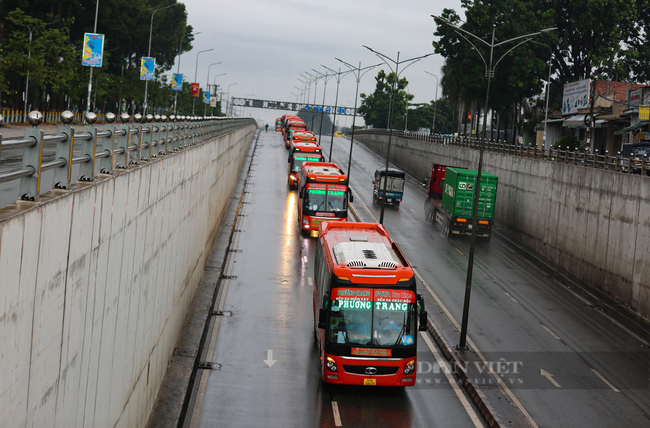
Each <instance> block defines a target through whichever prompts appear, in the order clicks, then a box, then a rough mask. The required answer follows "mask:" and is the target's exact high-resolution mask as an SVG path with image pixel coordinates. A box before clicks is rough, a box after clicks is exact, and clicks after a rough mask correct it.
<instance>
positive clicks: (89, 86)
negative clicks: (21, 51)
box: [25, 0, 99, 112]
mask: <svg viewBox="0 0 650 428" xmlns="http://www.w3.org/2000/svg"><path fill="white" fill-rule="evenodd" d="M98 16H99V0H97V2H96V3H95V26H94V27H93V33H97V17H98ZM29 41H30V44H31V41H32V37H31V34H30V35H29ZM27 80H29V69H28V70H27ZM92 90H93V67H90V77H89V78H88V100H87V101H86V112H90V94H91V92H92ZM25 109H27V93H25Z"/></svg>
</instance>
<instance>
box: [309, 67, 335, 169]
mask: <svg viewBox="0 0 650 428" xmlns="http://www.w3.org/2000/svg"><path fill="white" fill-rule="evenodd" d="M312 70H314V72H315V73H316V74H318V75H320V77H322V78H323V79H324V80H325V85H324V87H323V104H322V105H321V110H320V126H319V127H318V145H319V146H322V144H323V142H322V141H321V140H322V139H323V118H324V115H325V94H326V93H327V81H328V80H329V79H331V78H332V77H333V76H332V75H330V74H329V71H326V72H325V74H323V73H321V72H320V71H318V70H315V69H313V68H312ZM331 160H332V148H331V147H330V157H329V161H330V162H331Z"/></svg>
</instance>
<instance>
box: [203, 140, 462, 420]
mask: <svg viewBox="0 0 650 428" xmlns="http://www.w3.org/2000/svg"><path fill="white" fill-rule="evenodd" d="M286 159H287V154H286V149H285V148H284V145H283V144H282V140H281V136H280V134H279V133H275V132H268V133H267V132H262V133H261V138H260V142H259V145H258V149H257V153H256V156H255V159H254V161H253V163H254V166H253V169H252V177H251V179H250V185H249V187H248V189H247V190H248V191H249V192H250V193H248V194H246V196H245V202H247V203H246V204H244V205H243V207H244V208H243V211H242V213H241V214H243V217H241V218H240V221H241V223H240V224H239V226H238V227H239V229H241V230H242V231H243V232H242V233H241V234H240V236H239V242H238V245H237V249H239V250H241V251H242V252H241V253H237V254H236V259H235V260H236V263H235V264H234V269H233V271H232V273H231V274H232V275H234V276H236V278H235V279H233V280H231V281H230V285H229V287H228V292H227V296H226V297H225V299H226V300H225V307H224V310H225V311H231V312H232V316H231V317H224V318H223V319H222V320H221V325H220V328H219V332H218V339H217V344H216V348H215V355H214V357H213V359H212V361H213V362H215V363H218V364H220V365H221V367H220V370H214V371H211V372H209V380H208V383H207V389H206V393H205V399H204V402H203V404H202V410H201V418H200V426H201V427H206V428H207V427H216V426H219V427H221V426H227V427H312V426H321V427H335V426H337V422H338V419H337V418H335V413H334V408H335V407H336V406H338V410H339V414H340V421H341V424H342V426H344V427H372V428H377V427H431V426H448V427H454V426H471V425H472V423H471V421H470V419H469V417H468V416H467V413H466V412H465V410H464V409H463V407H462V405H461V404H460V403H459V401H458V398H457V397H456V396H455V394H454V392H453V390H452V388H451V386H449V385H438V386H434V385H432V384H427V383H424V382H423V383H421V384H419V385H416V386H414V387H412V388H406V389H403V388H402V389H400V388H397V389H393V388H376V389H375V388H350V387H339V386H334V387H333V386H328V385H325V384H324V383H323V382H322V381H321V379H320V367H319V361H318V358H319V356H318V350H317V348H316V345H315V340H314V321H313V307H312V306H313V303H312V287H311V285H310V284H311V282H310V279H309V277H311V276H312V266H311V263H310V261H311V260H312V259H313V256H314V252H315V246H316V241H315V240H314V239H310V238H302V237H301V236H300V235H299V231H298V225H297V220H296V216H297V215H296V208H295V204H296V201H297V198H296V195H295V191H290V190H289V189H288V188H287V167H286ZM269 351H272V358H273V360H274V361H275V362H272V361H270V360H268V356H269V355H270V353H269ZM265 360H267V361H266V362H265ZM418 360H419V361H421V362H427V363H429V364H433V363H434V357H433V355H432V354H431V353H430V351H428V349H427V347H426V344H424V343H422V341H420V342H418ZM269 364H270V365H271V367H269ZM427 367H430V366H427ZM333 403H335V404H333Z"/></svg>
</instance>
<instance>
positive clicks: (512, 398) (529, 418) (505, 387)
mask: <svg viewBox="0 0 650 428" xmlns="http://www.w3.org/2000/svg"><path fill="white" fill-rule="evenodd" d="M413 272H414V273H415V276H417V277H418V279H419V280H420V282H421V283H422V285H424V288H426V289H427V291H428V292H429V294H430V295H431V297H433V300H435V301H436V303H437V304H438V306H440V309H442V311H443V312H444V314H445V316H446V317H447V319H448V320H449V321H450V322H451V323H452V324H453V325H454V327H455V328H456V331H460V324H458V321H456V319H455V318H454V317H453V316H451V312H449V309H447V307H446V306H445V305H443V304H442V301H441V300H440V298H439V297H438V296H437V295H436V294H435V293H434V292H433V290H432V289H431V287H429V284H427V283H426V282H425V281H424V278H422V276H421V275H420V274H419V273H418V271H417V270H415V269H413ZM467 343H469V346H471V347H472V349H473V350H474V352H476V355H478V357H479V358H480V359H481V361H483V364H485V365H486V367H487V364H488V362H487V360H486V359H485V357H484V356H483V354H482V353H481V351H479V349H478V347H477V346H476V344H474V342H473V341H472V339H470V338H469V336H468V337H467ZM492 376H493V377H494V379H495V380H496V382H497V383H498V384H499V385H501V387H502V388H503V390H504V391H505V392H506V395H507V396H508V397H509V398H510V401H512V402H513V403H514V405H515V406H517V408H518V409H519V411H520V412H521V413H522V414H523V415H524V418H525V419H526V420H527V421H528V423H529V424H530V426H531V427H533V428H539V426H538V425H537V424H536V423H535V421H534V420H533V418H532V416H530V414H529V413H528V412H527V411H526V409H525V408H524V406H523V405H522V404H521V402H519V400H518V399H517V397H515V395H514V394H513V393H512V391H510V388H508V385H506V384H505V382H503V379H501V377H500V376H497V375H495V374H494V373H492Z"/></svg>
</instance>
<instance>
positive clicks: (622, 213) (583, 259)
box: [357, 134, 650, 321]
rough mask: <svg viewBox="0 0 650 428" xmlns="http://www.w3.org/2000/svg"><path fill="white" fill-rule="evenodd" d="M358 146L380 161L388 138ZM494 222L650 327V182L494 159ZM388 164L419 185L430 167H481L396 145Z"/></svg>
mask: <svg viewBox="0 0 650 428" xmlns="http://www.w3.org/2000/svg"><path fill="white" fill-rule="evenodd" d="M357 139H358V140H359V141H361V142H363V143H364V144H365V145H366V146H368V147H369V148H370V149H371V150H373V151H374V152H376V153H379V154H381V155H382V156H385V154H386V148H387V143H388V136H387V135H377V134H374V135H373V134H361V135H357ZM483 161H484V168H485V170H486V171H488V172H490V173H492V174H494V175H496V176H498V177H499V191H498V195H497V207H496V214H495V221H496V222H497V226H499V227H501V228H502V229H503V231H504V232H505V233H506V234H507V235H508V236H509V237H511V238H513V239H514V240H515V241H518V242H519V243H521V244H523V245H524V246H526V247H527V248H529V249H531V250H532V251H533V252H534V253H536V254H537V255H539V256H541V257H542V258H543V259H545V260H547V261H549V262H550V263H551V264H553V265H554V266H555V267H558V268H560V269H561V270H562V271H564V272H565V273H567V274H568V275H570V276H571V277H572V278H574V279H577V280H579V281H581V282H582V283H583V284H584V285H586V286H587V287H589V288H590V289H591V290H592V291H594V292H596V293H597V294H599V295H601V296H604V297H609V298H612V299H614V300H615V301H616V302H618V303H620V304H621V305H623V306H624V307H626V308H628V309H629V310H630V311H631V312H632V313H634V314H637V315H640V316H641V317H642V318H643V319H644V320H645V321H649V320H650V178H648V177H641V176H638V175H630V174H621V173H615V172H610V171H605V170H597V169H592V168H583V167H580V166H575V165H568V164H560V163H553V162H548V161H540V160H539V159H528V158H521V157H516V156H509V155H504V154H498V153H491V152H485V153H484V158H483ZM391 162H393V163H395V164H396V165H398V166H399V167H401V168H403V169H404V170H405V171H408V172H409V173H410V174H412V175H414V176H415V177H417V178H424V177H428V176H429V174H430V172H431V165H432V164H433V163H434V162H435V163H441V164H446V165H458V166H464V167H470V168H476V167H477V166H478V150H472V149H468V148H465V147H457V146H449V145H438V144H431V143H428V142H424V141H418V140H411V139H405V138H393V139H392V144H391Z"/></svg>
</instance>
